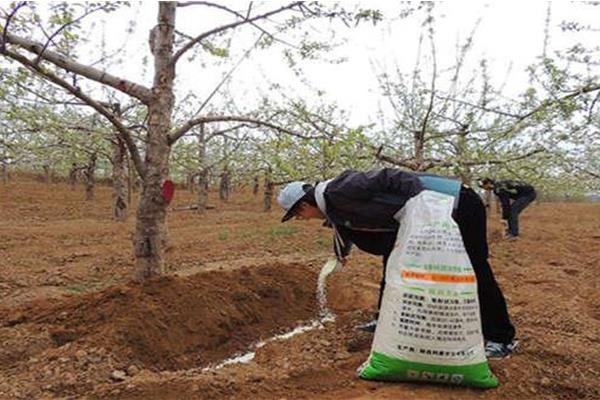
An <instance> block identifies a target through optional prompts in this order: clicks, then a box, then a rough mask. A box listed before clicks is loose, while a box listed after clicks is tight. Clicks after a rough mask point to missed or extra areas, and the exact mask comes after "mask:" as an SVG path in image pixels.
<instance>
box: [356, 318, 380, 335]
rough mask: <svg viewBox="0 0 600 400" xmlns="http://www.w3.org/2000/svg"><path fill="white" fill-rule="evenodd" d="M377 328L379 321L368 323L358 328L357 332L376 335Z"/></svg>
mask: <svg viewBox="0 0 600 400" xmlns="http://www.w3.org/2000/svg"><path fill="white" fill-rule="evenodd" d="M376 327H377V320H373V321H371V322H367V323H366V324H362V325H358V326H356V328H355V329H356V330H357V331H363V332H368V333H375V328H376Z"/></svg>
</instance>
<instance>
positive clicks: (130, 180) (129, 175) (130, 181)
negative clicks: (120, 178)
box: [125, 154, 137, 207]
mask: <svg viewBox="0 0 600 400" xmlns="http://www.w3.org/2000/svg"><path fill="white" fill-rule="evenodd" d="M125 156H126V157H125V160H127V206H128V207H131V200H132V198H133V180H134V179H135V178H136V177H137V173H136V172H135V168H133V165H132V163H131V158H130V157H129V156H128V155H127V154H125Z"/></svg>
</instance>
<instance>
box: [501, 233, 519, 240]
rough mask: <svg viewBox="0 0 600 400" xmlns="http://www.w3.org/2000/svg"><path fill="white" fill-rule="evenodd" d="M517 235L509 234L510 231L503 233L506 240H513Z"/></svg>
mask: <svg viewBox="0 0 600 400" xmlns="http://www.w3.org/2000/svg"><path fill="white" fill-rule="evenodd" d="M517 238H518V236H516V235H511V234H510V233H507V234H506V235H504V239H505V240H508V241H513V240H517Z"/></svg>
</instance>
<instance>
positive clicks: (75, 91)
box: [3, 49, 146, 177]
mask: <svg viewBox="0 0 600 400" xmlns="http://www.w3.org/2000/svg"><path fill="white" fill-rule="evenodd" d="M3 54H4V55H6V56H7V57H10V58H12V59H13V60H15V61H18V62H19V63H21V64H22V65H24V66H26V67H27V68H29V69H30V70H32V71H34V72H36V73H37V74H39V75H41V76H43V77H44V78H46V79H47V80H49V81H51V82H53V83H55V84H56V85H58V86H60V87H62V88H63V89H65V90H67V91H68V92H69V93H71V94H72V95H74V96H75V97H77V98H78V99H80V100H81V101H83V102H85V103H86V104H88V105H89V106H90V107H92V108H93V109H95V110H96V111H97V112H98V113H99V114H101V115H103V116H104V117H106V119H108V120H109V121H110V122H111V123H112V124H113V126H114V127H115V128H116V129H117V130H118V131H119V133H120V134H121V136H122V137H123V140H124V141H125V143H126V144H127V147H128V149H129V152H130V153H131V157H132V159H133V161H134V164H135V166H136V169H137V170H138V173H139V174H140V176H142V177H143V176H144V175H145V171H146V169H145V167H144V164H143V163H142V159H141V157H140V154H139V152H138V149H137V147H136V145H135V143H134V142H133V139H132V135H131V134H130V131H129V130H128V129H127V128H125V126H124V125H123V124H122V123H121V122H120V121H119V120H118V118H117V117H115V116H114V115H113V113H111V112H110V111H108V110H107V109H106V108H105V107H103V106H102V105H101V104H100V103H99V102H97V101H95V100H94V99H92V98H91V97H88V96H87V95H85V94H84V93H83V92H82V91H81V89H79V88H76V87H74V86H72V85H71V84H69V83H68V82H66V81H65V80H63V79H61V78H59V77H58V76H56V75H54V74H53V73H51V72H50V71H48V70H46V69H44V68H42V67H40V66H39V65H37V64H34V63H33V61H31V60H29V59H28V58H27V57H24V56H22V55H20V54H19V53H15V52H12V51H10V50H8V49H5V50H4V51H3Z"/></svg>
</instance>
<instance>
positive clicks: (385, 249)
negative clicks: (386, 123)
mask: <svg viewBox="0 0 600 400" xmlns="http://www.w3.org/2000/svg"><path fill="white" fill-rule="evenodd" d="M423 190H433V191H437V192H441V193H445V194H449V195H452V196H453V197H454V198H455V199H456V200H455V210H454V213H453V218H454V220H455V221H456V223H457V224H458V227H459V229H460V233H461V236H462V238H463V243H464V246H465V250H466V252H467V254H468V256H469V259H470V261H471V264H472V266H473V270H474V272H475V275H476V277H477V291H478V297H479V304H480V313H481V321H482V328H483V329H482V330H483V337H484V339H485V350H486V354H487V356H488V357H493V358H503V357H506V356H508V355H510V353H511V352H512V351H513V350H514V348H515V347H516V344H517V342H516V341H513V339H514V336H515V329H514V327H513V325H512V324H511V322H510V318H509V315H508V310H507V307H506V301H505V299H504V296H503V294H502V291H501V290H500V287H499V286H498V283H497V282H496V279H495V278H494V274H493V272H492V269H491V267H490V264H489V263H488V244H487V239H486V218H485V207H484V206H483V202H482V201H481V199H480V198H479V196H478V195H477V193H475V192H474V191H473V190H472V189H470V188H468V187H466V186H464V185H462V184H461V182H460V181H457V180H453V179H448V178H444V177H439V176H433V175H419V174H416V173H412V172H407V171H402V170H399V169H394V168H384V169H380V170H373V171H367V172H359V171H352V170H347V171H344V172H343V173H342V174H341V175H339V176H338V177H336V178H334V179H331V180H328V181H324V182H318V183H317V184H316V186H313V185H311V184H308V183H305V182H292V183H289V184H288V185H286V186H285V187H284V188H283V189H282V190H281V192H280V194H279V197H278V198H277V202H278V203H279V205H280V206H281V207H282V208H283V209H284V210H285V211H286V213H285V215H284V216H283V219H282V222H285V221H287V220H289V219H291V218H294V217H295V218H296V219H299V220H306V219H313V218H314V219H321V220H325V224H326V226H328V227H330V228H332V229H333V230H334V251H335V254H336V256H337V258H338V260H340V261H341V262H342V263H345V260H346V257H347V256H348V255H349V253H350V249H351V247H352V245H353V244H355V245H356V246H357V247H358V248H360V249H361V250H363V251H366V252H367V253H369V254H373V255H379V256H383V267H384V270H383V278H382V280H381V285H380V291H379V304H378V310H379V308H380V307H381V301H382V295H383V290H384V287H385V270H386V266H387V260H388V258H389V256H390V254H391V252H392V250H393V249H394V243H395V241H396V236H397V235H398V228H399V223H398V221H397V220H396V219H394V215H395V214H396V213H397V212H398V211H399V210H400V209H402V207H404V205H405V204H406V202H407V201H408V200H409V199H410V198H411V197H414V196H416V195H417V194H419V193H420V192H421V191H423ZM376 322H377V321H372V322H370V323H368V324H365V325H362V326H360V327H358V328H359V329H361V330H363V331H367V332H374V331H375V326H376Z"/></svg>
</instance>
